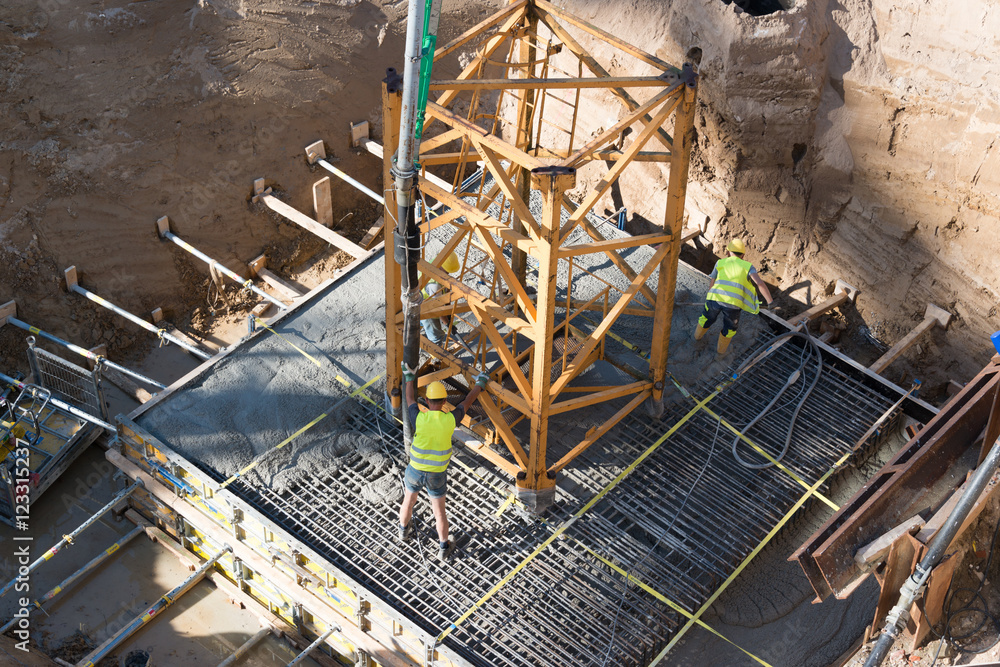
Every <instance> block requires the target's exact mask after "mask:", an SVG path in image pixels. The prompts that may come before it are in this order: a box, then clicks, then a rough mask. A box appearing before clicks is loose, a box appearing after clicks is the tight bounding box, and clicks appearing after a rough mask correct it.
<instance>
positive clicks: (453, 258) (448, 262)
mask: <svg viewBox="0 0 1000 667" xmlns="http://www.w3.org/2000/svg"><path fill="white" fill-rule="evenodd" d="M438 259H441V256H440V255H438ZM459 266H461V265H460V264H459V263H458V255H456V254H455V253H453V252H450V253H448V256H447V257H445V259H444V263H443V264H442V265H441V268H442V269H444V270H445V271H447V272H448V273H455V272H456V271H458V268H459Z"/></svg>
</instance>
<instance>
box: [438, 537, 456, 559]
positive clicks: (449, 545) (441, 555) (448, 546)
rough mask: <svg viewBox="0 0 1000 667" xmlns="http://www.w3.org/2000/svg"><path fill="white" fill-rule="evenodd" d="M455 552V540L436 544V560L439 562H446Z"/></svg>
mask: <svg viewBox="0 0 1000 667" xmlns="http://www.w3.org/2000/svg"><path fill="white" fill-rule="evenodd" d="M454 551H455V540H448V541H447V542H438V559H439V560H441V562H444V561H446V560H448V557H449V556H451V554H452V553H453V552H454Z"/></svg>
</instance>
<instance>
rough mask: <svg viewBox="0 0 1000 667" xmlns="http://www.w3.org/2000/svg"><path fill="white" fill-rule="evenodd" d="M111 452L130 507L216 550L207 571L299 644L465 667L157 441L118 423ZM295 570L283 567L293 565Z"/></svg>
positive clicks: (186, 542) (193, 547)
mask: <svg viewBox="0 0 1000 667" xmlns="http://www.w3.org/2000/svg"><path fill="white" fill-rule="evenodd" d="M118 421H119V428H118V443H119V447H120V451H115V450H113V449H112V450H109V451H108V453H107V457H108V459H109V460H110V461H111V462H112V463H114V464H115V465H116V466H117V467H118V468H119V469H121V470H122V471H123V472H124V473H125V474H126V475H127V476H128V477H129V478H131V479H141V480H142V481H143V482H144V487H143V488H141V489H139V490H137V491H135V492H134V493H133V496H132V497H131V499H130V502H131V503H132V504H133V506H134V507H135V508H136V509H137V510H138V511H139V512H140V514H142V515H143V516H145V517H146V518H148V519H151V520H152V521H153V522H154V523H155V524H156V525H157V526H159V527H160V528H162V529H163V530H164V531H165V532H166V533H168V534H169V535H170V536H171V537H174V538H175V539H177V541H178V542H180V543H181V544H182V545H183V546H184V547H186V548H187V549H189V550H190V551H192V552H193V553H195V554H197V555H198V556H200V557H202V558H208V557H210V556H211V554H212V553H214V552H215V551H217V550H218V549H220V548H222V547H223V546H225V545H227V544H228V545H230V546H232V547H233V552H232V554H230V555H228V556H225V557H223V558H221V559H219V560H218V562H217V563H216V568H217V569H218V570H219V571H220V572H221V573H222V574H223V575H224V576H225V577H226V578H227V579H229V580H230V581H232V582H233V583H234V584H235V585H237V586H238V587H239V588H240V590H242V591H243V592H244V593H246V594H247V595H249V596H250V597H252V598H254V599H255V600H256V601H258V602H259V603H260V604H261V605H263V606H264V607H266V608H267V609H268V610H269V611H270V612H271V613H272V614H274V615H276V616H278V617H280V618H281V619H282V620H284V621H286V622H287V623H289V624H291V625H293V626H295V627H296V628H298V629H299V630H300V632H302V633H303V635H306V636H321V635H322V634H324V633H325V632H326V630H328V629H330V628H332V627H338V628H339V630H338V631H334V632H333V634H331V635H330V636H328V637H327V638H326V640H325V641H326V643H327V644H328V645H329V646H330V647H331V648H332V650H333V651H335V652H336V653H337V654H338V655H340V656H344V657H346V658H349V659H357V658H358V656H360V655H361V654H362V653H365V654H367V655H368V656H370V657H371V658H372V659H374V660H375V661H376V662H377V663H378V664H380V665H385V666H387V667H408V666H412V665H432V664H433V665H436V666H438V665H440V666H442V667H452V666H454V667H460V666H461V667H464V666H466V665H468V664H469V663H468V662H467V661H465V660H464V659H463V658H461V657H460V656H458V655H457V654H456V653H455V652H454V651H453V650H451V649H450V648H448V647H446V646H443V645H439V644H438V642H437V641H436V638H435V637H434V636H433V635H431V634H429V633H427V632H425V631H423V630H421V629H420V628H418V627H416V626H414V625H413V624H412V623H411V622H410V621H408V620H407V619H406V618H405V617H404V616H402V615H401V614H399V613H398V612H397V611H395V610H394V609H392V608H391V607H390V606H389V605H387V604H385V603H384V602H383V601H381V600H379V599H377V598H374V597H372V596H371V595H370V594H369V593H366V591H365V588H364V587H363V586H361V585H360V584H359V583H357V582H356V581H354V580H353V579H352V578H351V577H349V576H347V575H346V574H344V573H343V572H342V571H341V570H340V569H339V568H337V567H336V566H334V565H333V564H332V563H330V562H329V561H328V560H326V559H325V558H323V557H322V556H321V555H320V554H317V553H316V552H315V551H314V550H312V549H311V548H309V547H308V546H307V545H305V544H303V543H302V542H301V541H299V540H297V539H296V538H294V537H293V536H291V535H290V534H289V533H288V532H287V531H286V530H285V529H284V528H282V527H281V526H279V525H277V524H276V523H274V522H273V521H271V520H270V519H268V518H267V517H266V516H265V515H264V514H262V513H261V512H260V511H258V510H257V509H256V508H254V507H253V506H252V505H250V504H249V503H247V502H246V501H245V500H243V499H242V498H240V497H239V496H238V495H237V494H235V493H233V492H232V491H230V490H229V489H227V488H225V487H224V486H223V483H222V482H220V481H217V480H215V479H212V477H211V476H209V475H207V474H205V473H204V472H202V471H201V470H199V469H198V468H197V467H195V466H194V465H193V464H192V463H191V462H190V461H187V460H186V459H184V458H183V457H182V456H180V455H178V454H177V453H175V452H173V451H172V450H171V449H170V448H169V447H167V446H166V445H165V444H164V443H163V442H162V441H160V440H159V439H157V438H156V437H155V436H153V435H152V434H150V433H148V432H147V431H145V430H144V429H143V428H142V427H141V426H139V425H137V424H136V423H134V422H132V421H131V420H129V419H127V418H125V417H121V416H120V417H118ZM293 554H294V558H295V560H296V561H297V562H292V559H291V558H289V555H293Z"/></svg>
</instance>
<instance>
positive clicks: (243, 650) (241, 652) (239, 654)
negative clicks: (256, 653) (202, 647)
mask: <svg viewBox="0 0 1000 667" xmlns="http://www.w3.org/2000/svg"><path fill="white" fill-rule="evenodd" d="M269 634H271V628H261V629H260V630H258V631H257V634H255V635H254V636H253V637H251V638H250V639H248V640H246V641H245V642H243V644H242V645H241V646H240V647H239V648H238V649H236V652H235V653H233V654H232V655H231V656H229V657H228V658H226V659H225V660H223V661H222V662H220V663H219V667H232V665H235V664H236V663H237V662H238V661H239V660H240V659H242V658H243V657H244V656H245V655H246V654H247V653H249V652H250V651H251V650H252V649H253V647H254V646H256V645H257V644H259V643H260V642H261V640H262V639H264V637H267V636H268V635H269Z"/></svg>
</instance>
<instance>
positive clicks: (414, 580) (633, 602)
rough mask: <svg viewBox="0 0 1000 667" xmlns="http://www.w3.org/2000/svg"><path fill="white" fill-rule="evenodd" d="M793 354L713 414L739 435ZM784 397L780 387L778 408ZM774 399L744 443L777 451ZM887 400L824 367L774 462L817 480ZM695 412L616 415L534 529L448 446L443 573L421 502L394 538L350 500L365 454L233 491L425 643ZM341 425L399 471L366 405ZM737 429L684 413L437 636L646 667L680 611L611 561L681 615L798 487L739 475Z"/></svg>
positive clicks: (534, 655)
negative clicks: (403, 536) (659, 416)
mask: <svg viewBox="0 0 1000 667" xmlns="http://www.w3.org/2000/svg"><path fill="white" fill-rule="evenodd" d="M800 354H801V349H800V348H798V347H797V346H795V345H794V344H789V345H786V346H783V347H782V348H780V349H779V350H778V351H777V352H776V353H775V354H774V355H773V358H770V359H768V360H766V361H764V362H761V363H760V364H758V365H757V366H755V367H754V368H753V369H752V370H751V371H750V372H749V373H748V374H747V376H746V377H744V378H743V379H742V380H741V381H739V382H737V383H735V384H734V385H733V386H732V387H730V388H729V389H727V390H726V391H724V392H723V393H722V394H720V395H719V396H718V397H717V398H716V399H715V400H713V401H712V402H711V403H710V404H709V407H710V408H711V409H712V410H713V411H715V412H717V413H718V414H719V415H721V416H722V417H723V418H724V419H725V420H727V421H730V422H731V423H732V424H733V425H734V426H735V427H737V428H740V427H741V425H742V424H744V423H746V422H748V421H749V419H751V418H752V416H753V415H754V414H755V411H758V410H759V409H760V408H762V407H763V406H764V405H766V403H767V402H768V400H769V397H768V394H767V392H768V391H773V388H774V387H775V386H778V387H780V386H781V385H783V384H784V382H785V378H786V377H787V374H788V373H789V372H791V370H793V369H794V368H795V367H797V365H798V363H799V362H798V360H799V355H800ZM806 379H808V378H806ZM709 387H710V384H708V383H706V384H705V386H704V387H701V388H699V389H698V393H699V394H701V395H704V394H702V393H701V392H706V393H707V390H708V388H709ZM794 396H795V392H791V396H790V397H789V401H791V400H794ZM699 398H700V396H699ZM786 403H787V402H785V401H782V403H780V404H779V405H777V406H776V407H775V414H774V415H773V419H768V420H763V421H762V422H759V424H760V428H759V429H758V428H756V427H755V428H754V429H751V431H750V433H748V435H749V436H750V437H751V438H752V439H754V440H755V442H757V441H758V439H759V444H760V446H761V447H764V448H766V449H768V450H769V451H771V450H772V449H773V450H774V451H777V449H780V442H781V440H780V438H782V437H783V433H782V432H781V428H782V419H785V420H786V421H787V414H786V413H787V412H788V406H787V405H786ZM891 403H892V401H891V399H890V398H887V397H885V396H883V395H881V394H879V393H877V392H876V391H875V390H873V389H871V388H869V387H867V386H865V385H864V384H863V383H862V382H860V381H858V380H856V379H853V378H851V377H848V376H846V375H844V374H843V373H840V372H839V371H837V370H836V369H834V368H832V367H830V366H825V367H824V377H823V379H822V381H821V382H820V384H819V385H818V386H817V388H816V390H815V391H814V392H813V396H811V397H810V398H809V400H808V401H807V402H806V405H805V407H804V408H803V411H802V415H801V416H800V418H799V425H798V426H797V427H796V437H795V438H794V439H793V442H792V446H791V447H790V449H789V451H788V453H787V454H786V456H785V458H784V461H783V462H784V463H786V465H787V466H788V467H789V468H790V469H791V470H793V471H794V472H795V474H797V475H799V476H800V477H801V478H802V479H803V480H805V481H806V482H808V483H813V482H814V481H815V480H817V479H819V478H820V477H821V476H822V475H823V474H824V473H826V472H827V470H829V468H830V467H831V466H832V465H833V464H834V463H835V462H836V461H837V459H839V458H840V457H841V456H842V455H843V454H844V453H846V452H847V451H849V450H850V449H851V448H852V447H853V446H854V445H855V443H856V442H857V440H858V439H859V438H860V437H861V436H862V435H863V434H864V432H865V430H866V429H867V428H868V426H869V425H870V424H871V423H873V422H874V421H875V420H876V419H877V418H878V417H879V416H880V415H881V414H882V413H883V412H884V411H885V410H886V409H887V408H888V407H889V405H890V404H891ZM692 405H693V403H690V402H689V401H683V402H678V403H676V404H674V405H672V406H670V407H669V408H668V412H667V415H666V416H665V417H664V419H663V421H661V422H652V421H650V420H648V419H647V418H645V417H644V416H640V415H637V414H633V415H632V416H630V417H629V418H627V419H626V420H624V421H623V422H622V423H621V424H620V425H619V426H618V427H616V429H615V430H614V431H613V432H612V434H611V435H610V436H608V437H607V438H606V439H605V441H604V443H602V444H603V446H602V447H601V448H600V450H595V451H593V452H587V453H585V454H584V455H582V456H581V457H580V458H579V459H577V461H575V462H574V465H573V467H572V468H571V469H569V470H568V471H567V474H566V475H565V479H566V480H567V481H569V482H570V483H572V484H573V485H575V486H576V493H574V494H567V493H562V494H560V498H559V500H558V502H557V503H556V505H555V506H554V507H553V508H551V509H550V511H549V512H548V513H547V515H546V517H545V519H546V521H545V522H542V521H538V520H535V519H529V518H527V517H524V516H523V515H521V514H519V513H518V512H516V511H513V510H507V511H506V512H503V513H501V514H500V516H497V513H498V509H499V508H500V506H501V503H502V502H503V500H504V497H505V495H506V494H507V493H508V492H509V485H510V482H509V480H507V479H506V478H504V477H502V476H500V475H499V474H498V473H497V472H496V471H494V470H493V469H491V468H486V467H481V466H480V464H479V461H478V460H476V459H475V458H473V457H472V456H470V455H469V454H468V453H467V452H465V451H464V450H457V453H456V455H455V462H454V463H453V465H452V467H451V469H450V472H449V495H448V497H449V505H448V512H449V518H450V520H451V523H452V526H453V532H452V535H453V539H455V540H456V541H457V542H458V544H459V550H458V551H457V552H456V555H455V556H453V559H452V560H450V561H448V562H447V563H446V564H444V565H442V564H440V563H439V562H438V561H437V560H436V558H434V557H432V556H436V553H435V551H436V539H437V538H436V532H435V529H434V525H433V519H432V517H431V513H430V511H429V507H428V506H427V505H426V502H425V501H424V500H423V499H422V500H421V501H420V503H418V506H417V512H416V516H417V517H418V519H417V521H418V538H417V539H416V540H414V541H413V542H410V543H400V542H398V540H397V537H396V527H395V526H396V524H397V523H398V521H397V513H398V497H392V498H385V499H382V500H376V501H373V500H371V499H370V498H369V496H366V495H365V494H364V493H363V489H364V487H365V485H368V484H371V483H372V482H373V481H374V480H375V479H376V478H377V477H379V476H382V475H384V474H386V472H387V471H386V470H384V469H382V468H378V467H376V466H373V465H372V463H371V461H370V460H369V459H367V458H366V457H365V456H363V455H361V454H357V455H352V456H351V457H349V458H348V460H347V463H346V465H343V466H342V467H340V468H339V469H337V470H336V471H334V472H332V473H331V474H329V475H328V476H327V477H325V478H323V479H318V478H314V477H306V478H304V479H302V480H301V481H300V482H298V483H297V484H295V485H293V486H292V487H290V488H289V489H288V490H286V491H285V492H284V493H282V494H279V493H277V492H276V491H274V490H273V489H271V488H268V487H264V486H260V485H256V484H255V485H253V486H251V485H249V484H247V483H244V482H242V481H241V482H237V483H236V484H234V485H233V487H231V488H232V489H233V490H235V491H236V492H237V493H239V494H240V495H241V496H243V497H244V498H246V499H247V500H249V501H250V502H252V503H253V504H255V505H256V506H257V507H258V508H259V509H260V510H261V511H263V512H264V513H265V514H266V515H268V516H269V517H270V518H271V519H272V520H274V521H275V522H276V523H278V524H279V525H281V526H283V527H284V528H285V529H286V530H288V531H289V532H290V533H291V534H292V535H293V536H295V537H296V538H297V539H300V540H302V541H303V542H304V543H306V544H307V545H309V546H310V547H311V548H312V549H314V550H315V551H317V552H318V553H319V554H321V555H322V556H323V557H325V558H326V559H328V560H329V561H330V562H331V563H333V564H334V565H336V566H337V567H338V568H340V569H342V570H343V571H344V572H345V573H346V574H348V575H349V576H350V577H352V578H353V579H355V580H356V581H358V582H359V583H360V584H361V585H362V586H364V587H365V588H366V589H368V590H369V591H370V592H371V593H372V594H373V595H375V596H377V597H379V598H380V599H382V600H383V601H385V602H386V603H387V604H389V605H390V606H392V607H393V608H394V609H396V610H397V611H399V612H400V613H402V614H403V615H404V616H405V617H406V618H408V619H410V620H411V621H412V622H414V623H415V624H416V625H418V626H419V627H421V628H423V629H424V630H426V631H427V632H429V633H430V634H433V635H437V634H439V633H440V632H441V631H442V630H444V629H445V628H447V627H449V625H450V624H451V623H453V622H454V621H455V620H456V619H458V618H459V617H461V616H462V614H464V613H465V612H466V611H467V610H469V609H471V608H473V607H474V606H475V605H477V603H478V602H479V601H480V600H482V598H483V596H484V595H486V594H487V592H488V591H490V589H491V588H492V587H493V586H494V585H496V584H497V582H499V581H501V580H502V579H503V578H504V577H505V576H506V575H508V573H510V572H512V571H513V570H514V569H515V568H516V567H517V566H518V564H520V563H521V562H522V561H523V560H524V559H525V558H526V557H528V556H529V555H530V554H531V553H532V552H533V551H534V550H535V549H536V548H537V547H538V546H539V545H540V544H541V543H542V542H543V541H544V540H546V539H547V538H548V537H549V536H550V535H551V534H552V531H553V530H555V527H556V526H558V525H560V524H561V523H562V522H563V521H565V520H567V519H568V518H570V517H571V516H572V515H573V513H574V512H577V511H578V510H579V509H580V507H582V505H583V503H584V502H585V500H586V499H587V498H592V497H593V496H594V495H595V494H597V493H599V492H600V491H601V490H602V489H604V488H606V487H607V486H608V484H609V483H610V482H612V481H613V480H614V479H615V478H616V477H617V476H618V475H620V473H621V472H622V471H623V470H625V469H626V467H627V466H629V464H631V463H632V462H633V461H635V460H636V459H637V457H639V456H640V455H641V454H642V453H643V452H644V451H646V450H647V449H648V448H649V447H650V446H652V445H653V444H654V443H656V442H657V441H658V440H660V439H661V437H662V435H663V433H665V432H666V430H667V429H668V428H669V427H670V425H672V424H675V423H676V422H677V421H678V420H680V419H681V418H682V417H684V415H685V414H687V412H688V411H689V410H690V409H691V407H692ZM846 412H850V413H851V414H849V415H848V414H845V413H846ZM783 415H784V416H783ZM833 421H836V425H835V426H831V425H830V424H831V422H833ZM349 422H350V423H349V425H350V426H351V428H353V429H354V430H357V431H360V432H363V433H365V434H368V435H372V436H375V437H379V438H380V439H381V440H382V442H383V443H384V445H385V451H386V454H387V455H388V456H389V458H390V459H391V465H390V468H389V470H388V472H389V473H391V474H392V475H396V476H398V475H401V473H402V470H403V467H404V466H405V462H406V458H405V452H404V451H403V448H402V445H401V437H400V432H399V429H398V427H397V425H396V424H395V423H394V422H392V421H391V420H389V419H387V418H386V417H385V415H384V414H382V413H381V412H380V411H379V410H377V409H375V408H374V407H372V406H370V405H367V404H365V405H364V406H362V407H360V408H359V409H356V410H354V411H352V416H351V417H349ZM733 437H734V436H733V434H732V432H731V431H729V430H728V429H726V428H725V427H724V426H721V425H720V424H719V422H718V421H717V420H716V419H715V418H713V417H712V416H711V415H710V414H709V413H707V412H705V411H702V412H699V413H697V414H695V415H693V416H691V417H690V418H689V420H688V421H687V422H686V423H685V424H684V425H683V426H681V427H680V428H679V429H677V431H676V432H675V433H674V434H673V435H672V436H671V438H670V439H669V440H668V441H667V442H664V443H662V444H661V445H660V446H659V447H658V448H657V449H656V450H655V451H654V452H653V453H652V454H651V455H650V456H649V457H648V458H646V459H645V460H644V461H643V462H642V463H641V464H639V465H638V466H637V467H636V468H635V469H634V470H633V471H632V472H631V473H630V474H629V475H628V476H626V477H625V478H624V479H623V480H622V481H621V482H620V483H619V484H618V485H617V486H616V487H615V488H614V489H613V490H611V491H610V492H609V493H607V494H606V495H605V496H604V497H603V498H602V499H601V500H600V502H598V503H597V504H596V505H595V506H594V507H593V508H592V509H591V510H590V511H589V512H587V513H585V514H584V515H583V516H582V517H581V518H580V519H579V520H578V521H576V522H575V523H574V524H573V525H572V526H571V527H570V528H569V529H568V530H567V531H566V533H564V535H563V537H561V538H559V539H557V540H555V541H554V542H553V543H552V544H550V545H548V547H547V548H545V549H544V550H543V551H541V552H540V554H539V555H538V556H537V557H535V558H534V559H532V560H531V561H530V562H529V563H528V564H527V566H525V567H524V568H523V569H522V570H521V571H520V572H518V573H517V574H516V575H515V576H513V577H512V578H511V579H510V580H509V581H508V582H507V583H506V584H505V585H503V586H502V587H501V588H500V589H499V591H498V592H497V593H496V594H495V595H494V596H493V597H491V598H489V599H488V600H487V601H486V602H484V603H482V604H481V605H479V606H478V607H477V608H476V609H475V611H474V613H472V614H471V616H470V617H469V618H468V619H467V620H466V621H465V622H463V623H460V624H459V625H458V628H457V629H456V630H454V631H453V632H452V633H451V634H450V635H449V636H448V637H447V638H446V640H445V643H446V644H447V645H448V646H450V647H451V648H452V649H454V650H455V651H456V652H457V653H458V654H459V655H461V656H463V657H464V658H465V659H466V660H468V661H469V663H470V664H474V665H500V666H505V667H506V666H509V667H521V666H527V665H543V664H545V665H547V664H574V665H601V664H602V663H603V662H604V660H605V656H607V658H608V661H607V664H614V665H643V664H648V662H649V660H651V659H652V657H653V656H655V655H656V654H657V652H658V651H659V650H660V649H661V648H662V646H663V645H664V643H665V642H666V641H669V638H670V637H671V636H672V634H673V632H675V631H676V629H677V627H678V624H679V623H680V622H683V621H684V620H685V619H684V618H683V617H682V616H681V615H680V614H678V613H677V612H676V611H674V610H673V609H671V608H670V606H669V605H667V604H665V603H663V602H661V601H660V600H658V599H657V598H656V596H654V595H652V594H650V593H649V592H647V591H645V590H643V589H642V588H639V587H637V586H635V585H634V584H629V585H628V586H627V587H626V581H625V578H624V577H623V576H622V575H621V574H620V572H618V571H617V570H616V569H615V568H620V569H621V570H624V571H626V572H629V573H631V574H632V575H633V576H634V577H636V578H638V579H639V580H640V581H642V582H644V583H645V584H646V585H648V586H649V587H650V588H651V589H652V590H654V591H657V592H659V593H660V594H662V595H663V596H665V597H666V598H668V599H670V600H671V601H672V602H673V603H675V604H677V605H678V606H680V607H681V608H683V609H685V610H686V611H688V612H695V611H696V610H697V609H698V608H700V606H701V605H702V604H703V603H704V601H705V600H707V599H708V598H709V597H710V596H711V595H712V594H713V593H714V591H715V590H716V589H717V588H718V586H719V585H720V584H721V583H722V582H723V581H724V580H725V579H726V578H727V577H728V576H729V575H730V574H731V573H732V572H733V571H734V570H735V568H736V567H737V566H738V565H739V563H740V562H741V561H742V560H743V559H744V558H745V557H746V555H747V554H748V553H750V552H751V551H752V550H753V549H754V548H755V547H756V546H757V545H758V544H759V543H760V541H761V539H762V538H763V537H764V536H765V535H766V534H767V533H768V532H769V531H770V530H771V529H772V527H773V526H774V525H776V524H777V522H778V521H780V520H781V518H782V517H783V516H784V515H785V513H786V512H787V511H788V510H789V509H790V508H791V507H792V506H793V505H794V503H795V502H796V501H797V500H798V499H799V498H800V497H801V496H802V494H803V493H804V492H805V489H804V488H803V487H802V485H801V484H800V483H799V482H797V481H796V480H794V479H793V478H792V477H791V476H790V475H789V474H788V473H787V472H785V471H782V470H780V469H778V468H775V467H772V468H769V469H764V470H753V469H749V468H746V467H743V466H742V465H740V464H739V463H738V462H737V461H736V460H735V459H734V458H733V456H732V453H731V451H730V447H731V442H732V439H733ZM775 448H776V449H775ZM741 453H744V452H742V451H741ZM710 454H711V458H709V455H710ZM608 563H611V564H613V565H614V566H615V567H611V566H610V565H608Z"/></svg>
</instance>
